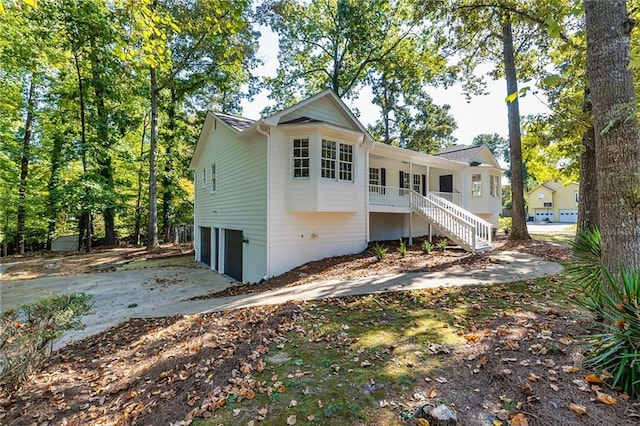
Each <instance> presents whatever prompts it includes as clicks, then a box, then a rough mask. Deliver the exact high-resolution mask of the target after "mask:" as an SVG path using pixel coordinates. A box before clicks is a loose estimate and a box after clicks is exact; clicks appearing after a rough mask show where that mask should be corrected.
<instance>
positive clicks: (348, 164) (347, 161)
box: [320, 139, 353, 182]
mask: <svg viewBox="0 0 640 426" xmlns="http://www.w3.org/2000/svg"><path fill="white" fill-rule="evenodd" d="M338 153H340V156H339V157H338ZM336 165H337V167H336ZM336 168H337V169H338V175H337V179H338V180H340V181H345V182H353V146H351V145H347V144H343V143H338V142H336V141H331V140H327V139H322V159H321V162H320V176H321V177H322V178H323V179H334V180H335V179H336Z"/></svg>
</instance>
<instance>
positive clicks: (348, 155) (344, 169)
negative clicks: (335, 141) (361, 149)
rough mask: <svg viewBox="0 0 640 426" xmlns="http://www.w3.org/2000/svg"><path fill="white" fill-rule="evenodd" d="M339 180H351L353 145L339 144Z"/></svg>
mask: <svg viewBox="0 0 640 426" xmlns="http://www.w3.org/2000/svg"><path fill="white" fill-rule="evenodd" d="M340 180H342V181H347V182H353V146H352V145H345V144H343V143H341V144H340Z"/></svg>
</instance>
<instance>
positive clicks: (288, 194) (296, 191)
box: [269, 127, 367, 276]
mask: <svg viewBox="0 0 640 426" xmlns="http://www.w3.org/2000/svg"><path fill="white" fill-rule="evenodd" d="M314 132H315V130H314ZM293 136H296V134H294V133H287V131H286V127H283V128H273V129H272V132H271V150H270V164H271V177H270V183H271V188H270V191H271V195H270V204H269V212H270V223H269V226H270V238H271V245H270V265H271V267H270V274H271V275H272V276H275V275H279V274H282V273H284V272H286V271H288V270H290V269H291V268H293V267H295V266H298V265H301V264H303V263H305V262H308V261H311V260H317V259H322V258H324V257H328V256H337V255H341V254H349V253H357V252H360V251H362V250H364V249H365V248H366V246H367V241H366V240H367V237H366V235H367V221H366V204H365V203H366V197H367V191H366V190H365V181H366V175H365V161H364V158H365V157H364V156H365V152H364V148H362V147H361V146H360V145H359V144H357V143H355V144H354V155H355V157H356V159H355V160H354V163H355V164H354V169H355V170H354V180H355V181H354V182H353V183H337V182H325V181H322V180H321V179H319V173H320V172H319V167H320V157H319V155H320V149H319V146H318V144H319V141H320V138H321V136H322V135H320V134H317V133H314V134H311V137H310V143H311V146H310V148H311V156H312V158H311V160H310V162H311V170H310V175H311V176H310V179H309V181H307V182H300V181H292V179H291V170H290V169H291V149H290V148H291V142H290V141H291V138H292V137H293ZM344 136H345V138H352V137H350V136H348V135H344ZM343 185H346V186H347V187H348V189H347V190H346V191H347V192H348V191H353V192H349V194H353V197H351V199H349V200H348V201H349V203H352V204H353V208H352V210H353V211H349V212H344V211H340V210H342V209H344V207H343V206H341V205H340V203H341V202H345V197H344V196H343V197H339V196H333V197H330V198H327V196H331V193H330V192H329V191H330V188H331V187H334V188H335V187H338V186H343ZM305 191H306V192H305ZM340 192H341V191H337V193H338V195H339V194H340ZM319 195H322V197H319ZM314 197H315V201H314V200H312V199H313V198H314ZM310 198H311V200H310ZM305 200H306V201H305ZM297 202H300V203H302V202H304V203H305V204H306V203H309V204H314V205H315V206H318V207H321V208H323V209H326V210H332V211H292V210H290V209H289V206H293V205H295V204H296V203H297ZM350 209H351V207H350Z"/></svg>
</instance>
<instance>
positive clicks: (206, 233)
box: [200, 226, 211, 266]
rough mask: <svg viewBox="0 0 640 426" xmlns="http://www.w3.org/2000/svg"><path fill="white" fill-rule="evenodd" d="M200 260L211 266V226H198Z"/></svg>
mask: <svg viewBox="0 0 640 426" xmlns="http://www.w3.org/2000/svg"><path fill="white" fill-rule="evenodd" d="M200 262H202V263H204V264H205V265H207V266H211V228H203V227H202V226H201V227H200Z"/></svg>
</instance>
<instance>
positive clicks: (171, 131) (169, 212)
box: [162, 87, 177, 243]
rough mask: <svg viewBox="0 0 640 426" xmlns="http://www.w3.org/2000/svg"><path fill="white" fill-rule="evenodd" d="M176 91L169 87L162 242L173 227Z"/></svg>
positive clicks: (168, 238)
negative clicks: (173, 156) (173, 157)
mask: <svg viewBox="0 0 640 426" xmlns="http://www.w3.org/2000/svg"><path fill="white" fill-rule="evenodd" d="M176 102H177V100H176V93H175V90H174V89H173V87H172V88H171V100H170V101H169V108H168V110H167V118H168V123H167V129H168V132H167V138H166V140H165V143H166V155H165V161H164V174H163V176H162V231H163V233H164V242H165V243H166V242H169V241H171V230H172V227H173V176H172V173H173V159H172V154H173V152H172V148H173V144H174V138H175V129H176Z"/></svg>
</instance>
